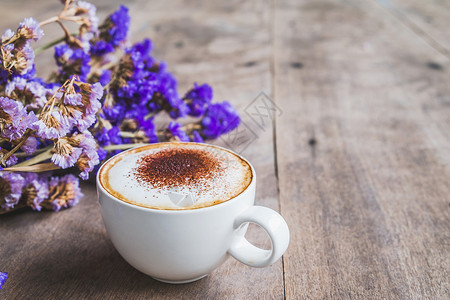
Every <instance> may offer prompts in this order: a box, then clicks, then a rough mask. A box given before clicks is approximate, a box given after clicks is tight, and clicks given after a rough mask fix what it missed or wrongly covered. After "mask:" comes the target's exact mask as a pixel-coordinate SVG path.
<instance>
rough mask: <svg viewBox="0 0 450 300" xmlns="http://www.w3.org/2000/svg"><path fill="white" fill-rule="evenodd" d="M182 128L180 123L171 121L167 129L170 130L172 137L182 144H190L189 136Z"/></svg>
mask: <svg viewBox="0 0 450 300" xmlns="http://www.w3.org/2000/svg"><path fill="white" fill-rule="evenodd" d="M181 127H182V126H181V124H180V123H177V122H175V121H171V122H170V123H169V126H168V127H167V128H168V129H169V131H170V133H171V134H172V136H173V137H175V138H177V139H179V140H180V141H181V142H190V139H189V136H188V135H187V133H186V132H185V131H184V130H183V129H182V128H181Z"/></svg>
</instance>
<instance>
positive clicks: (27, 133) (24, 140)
mask: <svg viewBox="0 0 450 300" xmlns="http://www.w3.org/2000/svg"><path fill="white" fill-rule="evenodd" d="M31 132H32V130H31V129H29V128H28V129H27V131H25V133H24V135H23V137H22V140H21V141H20V142H19V143H18V144H17V145H16V146H15V147H14V148H13V149H12V150H11V151H9V152H8V153H6V154H5V156H3V157H2V163H3V164H4V163H5V162H6V161H7V160H8V158H9V157H10V156H11V155H13V154H14V153H15V152H16V151H17V150H19V148H20V147H21V146H22V145H23V144H24V143H25V142H26V141H27V139H28V138H29V137H30V135H31Z"/></svg>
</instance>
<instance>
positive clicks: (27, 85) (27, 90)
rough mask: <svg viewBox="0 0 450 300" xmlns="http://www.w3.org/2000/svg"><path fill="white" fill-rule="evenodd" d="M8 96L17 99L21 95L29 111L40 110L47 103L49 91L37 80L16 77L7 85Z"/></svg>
mask: <svg viewBox="0 0 450 300" xmlns="http://www.w3.org/2000/svg"><path fill="white" fill-rule="evenodd" d="M5 93H6V95H7V96H13V98H16V97H17V95H20V98H21V100H22V101H23V102H24V103H26V105H25V107H26V108H28V109H35V110H37V109H39V108H41V107H42V106H44V104H45V103H46V102H47V97H46V95H47V93H48V91H47V89H46V88H45V87H44V86H43V85H42V84H41V82H39V81H38V80H37V79H33V80H29V79H25V78H24V77H19V76H16V77H14V78H13V79H12V80H11V81H9V82H8V83H7V84H6V87H5Z"/></svg>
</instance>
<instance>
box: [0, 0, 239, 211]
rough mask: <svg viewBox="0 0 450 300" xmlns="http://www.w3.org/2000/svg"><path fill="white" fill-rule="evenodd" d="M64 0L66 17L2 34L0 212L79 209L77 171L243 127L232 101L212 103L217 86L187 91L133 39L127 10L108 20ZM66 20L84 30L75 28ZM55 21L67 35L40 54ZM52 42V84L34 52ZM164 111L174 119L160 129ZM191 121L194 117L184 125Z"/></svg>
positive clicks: (83, 173) (29, 22)
mask: <svg viewBox="0 0 450 300" xmlns="http://www.w3.org/2000/svg"><path fill="white" fill-rule="evenodd" d="M63 2H64V8H63V10H62V11H61V12H60V13H59V14H58V15H57V16H55V17H51V18H49V19H47V20H45V21H43V22H40V23H39V22H37V21H36V20H34V19H32V18H27V19H25V20H24V21H23V22H21V23H20V24H19V27H18V28H17V30H16V31H13V30H10V29H8V30H6V31H5V33H4V34H3V36H2V38H1V51H0V213H4V212H9V211H12V210H14V209H17V208H20V207H31V208H32V209H34V210H37V211H40V210H41V209H42V208H44V209H51V210H55V211H58V210H60V209H61V208H64V207H70V206H73V205H75V204H76V203H77V202H78V201H79V199H80V198H81V197H82V193H81V191H80V189H79V181H78V180H79V179H78V177H77V176H75V175H73V174H78V176H79V177H80V178H82V179H87V178H89V174H90V173H91V172H93V171H94V172H95V170H96V169H97V166H98V165H99V163H100V162H101V161H103V160H104V159H106V158H107V157H108V156H110V155H113V154H115V153H117V152H118V151H121V150H124V149H128V148H131V147H133V146H136V145H138V144H142V143H154V142H161V141H186V142H189V141H193V142H203V141H205V140H209V139H215V138H217V137H219V136H220V135H222V134H226V133H228V132H229V131H231V130H233V129H235V128H236V127H237V126H238V125H239V123H240V119H239V115H238V113H237V112H236V110H235V109H234V107H233V106H231V104H230V103H228V102H227V101H224V102H218V103H213V90H212V88H211V87H210V86H209V85H208V84H197V83H194V85H193V87H192V88H191V89H190V90H188V91H187V92H186V93H185V94H184V96H182V95H180V94H179V92H178V83H177V80H176V78H175V77H174V76H173V74H172V73H171V72H170V71H169V69H168V67H167V65H166V63H164V62H163V61H159V60H157V59H156V58H155V57H153V56H152V49H153V44H152V42H151V41H150V40H149V39H145V40H143V41H141V42H138V43H135V44H130V43H129V41H128V29H129V26H130V16H129V13H128V9H127V8H126V7H125V6H120V7H119V9H118V10H117V11H116V12H114V13H112V14H111V15H110V16H108V17H107V18H106V20H105V21H104V22H103V23H102V24H100V23H99V20H98V18H97V15H96V7H95V6H94V5H92V4H90V3H88V2H85V1H76V0H66V1H63ZM67 22H74V23H75V24H77V25H78V28H79V29H78V32H77V33H75V34H74V33H70V32H69V30H68V28H67V27H66V25H65V23H67ZM49 23H57V24H58V25H59V26H60V27H61V28H62V30H63V32H64V38H62V39H58V40H56V41H55V42H52V43H50V44H49V45H45V46H42V47H40V48H37V49H36V50H34V49H33V48H32V44H33V42H35V41H38V40H39V39H40V38H41V37H42V36H43V34H44V32H43V30H42V27H43V26H44V25H46V24H49ZM52 47H53V49H54V58H55V63H56V70H55V71H54V72H53V73H52V74H51V75H50V77H49V78H48V79H47V80H44V79H43V78H40V77H38V76H37V75H36V70H35V64H34V60H35V55H38V54H39V53H41V52H42V51H44V50H46V49H51V48H52ZM159 116H166V119H167V118H168V119H170V122H168V124H167V125H166V126H163V127H158V125H160V124H158V118H159ZM187 117H189V120H191V121H190V122H189V123H187V124H186V121H185V122H182V121H180V120H183V119H185V118H187ZM61 170H65V171H61Z"/></svg>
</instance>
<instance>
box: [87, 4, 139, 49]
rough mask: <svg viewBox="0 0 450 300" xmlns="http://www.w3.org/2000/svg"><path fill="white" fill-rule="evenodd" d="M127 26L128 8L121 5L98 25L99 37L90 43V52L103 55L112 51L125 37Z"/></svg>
mask: <svg viewBox="0 0 450 300" xmlns="http://www.w3.org/2000/svg"><path fill="white" fill-rule="evenodd" d="M129 27H130V16H129V14H128V8H127V7H125V6H123V5H121V6H120V7H119V9H118V10H117V11H115V12H114V13H112V14H111V15H110V16H109V17H108V18H107V19H106V20H105V22H104V23H103V25H102V26H101V27H100V39H99V40H98V41H96V42H95V43H94V44H93V45H92V47H91V52H92V54H94V55H97V56H103V55H105V54H106V53H110V52H113V51H114V50H115V48H116V47H118V46H120V44H121V43H123V42H124V41H125V40H126V39H127V35H128V29H129Z"/></svg>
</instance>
